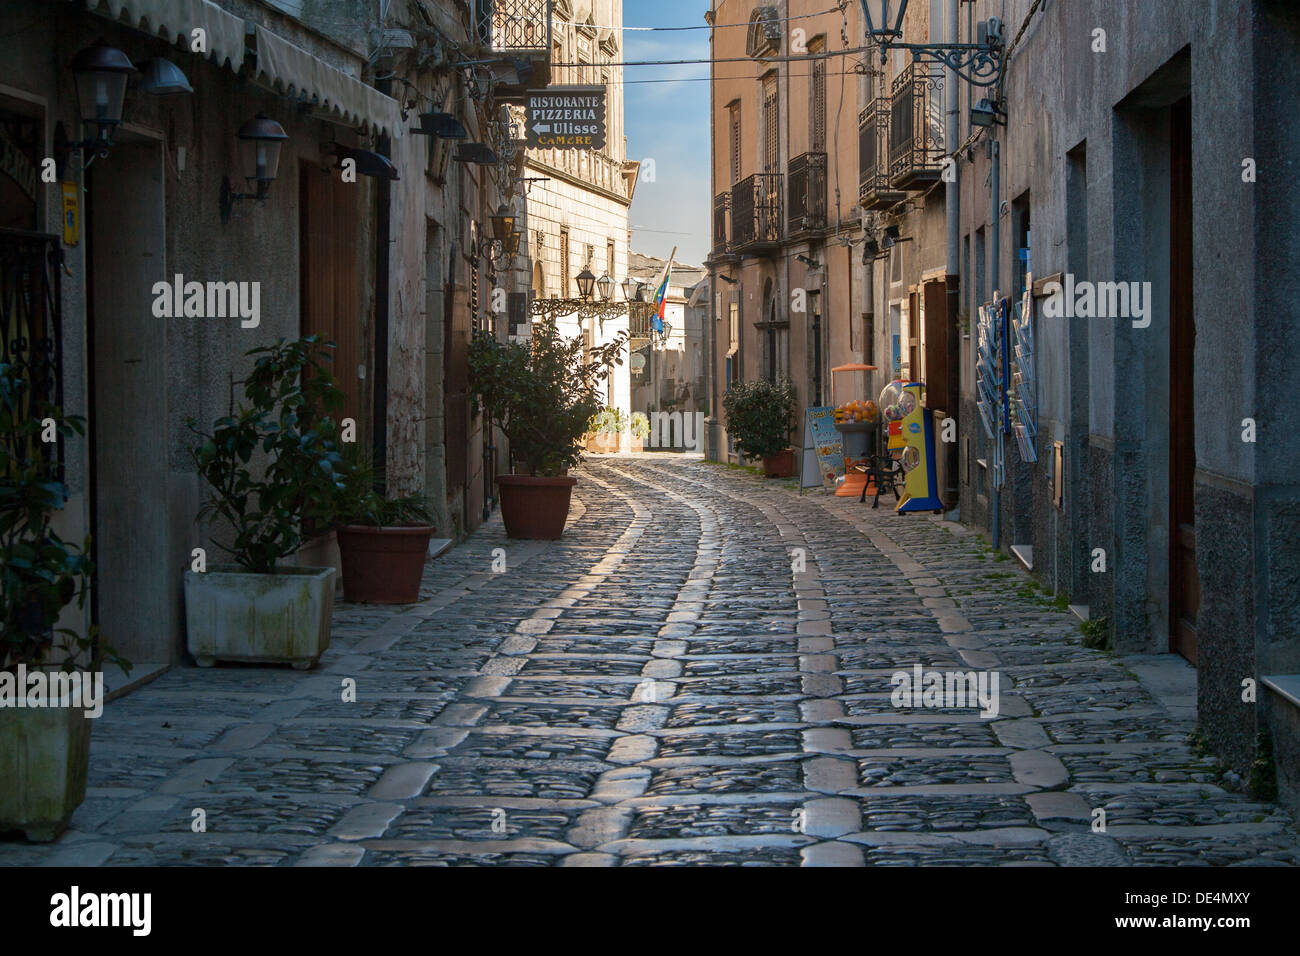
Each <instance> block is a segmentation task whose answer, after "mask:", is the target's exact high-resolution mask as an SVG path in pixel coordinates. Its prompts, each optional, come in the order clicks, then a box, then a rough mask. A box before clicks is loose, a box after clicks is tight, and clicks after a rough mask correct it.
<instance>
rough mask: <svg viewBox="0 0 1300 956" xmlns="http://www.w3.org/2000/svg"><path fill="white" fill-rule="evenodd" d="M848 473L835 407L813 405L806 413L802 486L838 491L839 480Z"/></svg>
mask: <svg viewBox="0 0 1300 956" xmlns="http://www.w3.org/2000/svg"><path fill="white" fill-rule="evenodd" d="M843 472H844V442H843V439H842V438H841V437H840V433H839V432H838V431H836V430H835V409H834V408H831V407H830V406H829V405H825V406H820V407H813V408H809V409H808V411H807V412H806V413H805V414H804V426H803V467H802V468H801V469H800V470H799V487H800V488H816V487H817V486H818V485H821V486H822V487H823V488H825V489H826V490H827V491H834V490H835V479H836V478H837V477H839V475H841V474H842V473H843Z"/></svg>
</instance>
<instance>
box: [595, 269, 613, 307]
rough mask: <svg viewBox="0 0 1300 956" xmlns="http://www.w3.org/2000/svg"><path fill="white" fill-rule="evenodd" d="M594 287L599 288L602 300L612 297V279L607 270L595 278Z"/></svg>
mask: <svg viewBox="0 0 1300 956" xmlns="http://www.w3.org/2000/svg"><path fill="white" fill-rule="evenodd" d="M596 288H597V289H599V290H600V298H601V301H602V302H608V301H610V299H612V298H613V297H614V280H613V279H611V278H610V277H609V273H608V272H607V273H605V274H604V275H603V276H601V277H600V278H599V279H597V280H596Z"/></svg>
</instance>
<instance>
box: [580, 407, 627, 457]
mask: <svg viewBox="0 0 1300 956" xmlns="http://www.w3.org/2000/svg"><path fill="white" fill-rule="evenodd" d="M587 427H588V433H587V451H594V452H603V453H606V454H609V453H612V452H616V451H618V447H619V436H620V435H621V434H622V433H623V432H625V431H626V430H627V417H626V416H625V415H624V414H623V411H622V409H619V408H605V409H602V410H601V411H600V412H599V413H597V414H596V415H593V416H592V419H591V421H590V422H588V423H587Z"/></svg>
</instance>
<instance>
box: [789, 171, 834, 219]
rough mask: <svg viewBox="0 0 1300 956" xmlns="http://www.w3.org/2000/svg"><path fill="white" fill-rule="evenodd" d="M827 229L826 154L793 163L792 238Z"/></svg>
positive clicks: (791, 178) (791, 182)
mask: <svg viewBox="0 0 1300 956" xmlns="http://www.w3.org/2000/svg"><path fill="white" fill-rule="evenodd" d="M825 228H826V154H825V153H803V154H801V155H799V156H796V157H795V158H794V159H792V160H790V235H792V236H793V235H797V234H799V233H803V232H813V231H815V230H818V229H825Z"/></svg>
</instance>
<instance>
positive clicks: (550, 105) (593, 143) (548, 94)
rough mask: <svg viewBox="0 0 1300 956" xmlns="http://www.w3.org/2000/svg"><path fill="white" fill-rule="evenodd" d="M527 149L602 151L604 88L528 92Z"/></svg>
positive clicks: (579, 87) (589, 87)
mask: <svg viewBox="0 0 1300 956" xmlns="http://www.w3.org/2000/svg"><path fill="white" fill-rule="evenodd" d="M524 114H525V123H524V129H525V145H526V146H527V147H528V148H529V149H604V148H605V87H604V86H600V85H597V86H548V87H547V88H546V89H544V90H529V91H528V96H527V102H526V104H525V109H524Z"/></svg>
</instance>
